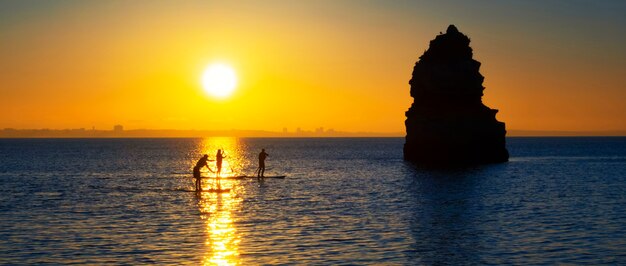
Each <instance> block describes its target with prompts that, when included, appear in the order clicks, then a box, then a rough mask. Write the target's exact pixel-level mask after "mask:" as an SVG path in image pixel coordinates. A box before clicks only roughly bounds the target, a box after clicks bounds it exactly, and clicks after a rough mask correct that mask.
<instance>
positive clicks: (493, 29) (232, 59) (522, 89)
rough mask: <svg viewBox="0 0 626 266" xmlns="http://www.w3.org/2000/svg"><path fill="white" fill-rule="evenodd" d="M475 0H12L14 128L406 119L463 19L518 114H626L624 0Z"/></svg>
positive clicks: (4, 90)
mask: <svg viewBox="0 0 626 266" xmlns="http://www.w3.org/2000/svg"><path fill="white" fill-rule="evenodd" d="M466 2H467V1H458V2H455V1H447V2H443V3H442V2H441V1H437V2H432V3H428V2H421V3H414V2H412V1H407V2H403V1H249V2H248V1H244V2H241V1H226V2H225V3H217V2H208V1H198V2H194V1H185V2H183V3H179V2H175V1H171V2H168V1H159V2H158V3H156V2H152V1H93V2H91V1H62V2H37V1H35V2H30V1H14V2H11V1H3V2H2V3H0V59H1V60H0V128H81V127H84V128H91V127H92V126H95V127H96V128H98V129H110V128H112V126H113V125H114V124H122V125H124V126H125V128H127V129H137V128H153V129H203V130H222V129H251V130H270V131H282V128H283V127H286V128H288V129H289V130H290V131H293V130H295V128H296V127H300V128H302V129H306V130H312V129H314V128H316V127H320V126H322V127H325V128H334V129H335V130H341V131H370V132H403V131H404V129H405V128H404V119H405V117H404V112H405V111H406V110H407V109H408V107H409V106H410V104H411V102H412V98H410V96H409V85H408V80H409V79H410V78H411V72H412V68H413V65H414V63H415V61H416V60H417V59H418V57H419V56H420V55H421V54H422V53H423V52H424V51H425V50H426V49H427V47H428V43H429V41H430V40H431V39H433V38H434V37H435V36H436V35H437V34H438V33H439V32H440V31H445V29H446V28H447V26H448V24H455V25H457V27H458V28H459V30H460V31H461V32H463V33H465V34H467V35H468V36H469V37H470V38H471V40H472V43H471V45H472V47H473V49H474V58H475V59H476V60H478V61H480V62H482V68H481V73H482V74H483V76H485V83H484V86H485V87H486V90H485V97H484V98H483V101H484V102H485V104H486V105H487V106H489V107H491V108H495V109H499V110H500V113H499V114H498V116H497V117H498V119H499V120H500V121H504V122H506V123H507V128H508V129H521V130H567V131H579V130H580V131H593V130H622V131H623V130H626V104H624V102H626V48H625V47H626V18H624V16H623V14H625V13H626V4H624V2H623V1H615V2H611V1H603V2H602V3H595V2H591V3H588V2H577V1H570V2H568V4H559V3H550V4H545V3H541V2H536V3H526V2H521V3H520V1H511V2H509V1H497V2H495V3H494V1H486V2H485V3H480V2H472V4H469V3H466ZM487 3H488V4H487ZM215 62H222V63H225V64H229V65H231V66H232V67H233V68H234V69H235V71H236V72H237V76H238V86H237V89H236V91H235V93H234V94H233V95H232V96H231V97H230V98H227V99H225V100H217V99H213V98H211V97H209V96H207V95H206V94H205V93H204V92H203V90H202V87H201V74H202V72H203V70H204V69H205V68H206V67H207V66H208V65H210V64H211V63H215Z"/></svg>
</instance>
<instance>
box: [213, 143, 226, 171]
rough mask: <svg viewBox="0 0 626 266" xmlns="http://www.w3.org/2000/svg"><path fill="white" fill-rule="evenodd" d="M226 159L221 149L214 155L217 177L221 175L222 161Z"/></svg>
mask: <svg viewBox="0 0 626 266" xmlns="http://www.w3.org/2000/svg"><path fill="white" fill-rule="evenodd" d="M224 158H226V156H225V155H224V153H223V152H222V150H221V149H218V150H217V154H216V155H215V165H216V166H217V176H218V177H219V176H220V174H221V173H222V159H224Z"/></svg>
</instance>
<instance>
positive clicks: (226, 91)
mask: <svg viewBox="0 0 626 266" xmlns="http://www.w3.org/2000/svg"><path fill="white" fill-rule="evenodd" d="M236 86H237V77H236V76H235V71H234V70H233V68H232V67H230V66H228V65H224V64H212V65H210V66H209V67H207V69H206V70H205V71H204V73H203V74H202V87H203V88H204V91H205V92H206V93H207V94H209V95H211V96H213V97H216V98H220V99H223V98H226V97H228V96H230V95H231V94H232V93H233V92H234V91H235V87H236Z"/></svg>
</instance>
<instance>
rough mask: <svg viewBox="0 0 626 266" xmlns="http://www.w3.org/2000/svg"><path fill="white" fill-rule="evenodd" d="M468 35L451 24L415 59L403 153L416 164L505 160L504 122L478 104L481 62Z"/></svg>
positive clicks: (481, 86) (488, 109)
mask: <svg viewBox="0 0 626 266" xmlns="http://www.w3.org/2000/svg"><path fill="white" fill-rule="evenodd" d="M469 43H470V39H469V38H468V37H467V36H465V35H464V34H463V33H460V32H459V31H458V30H457V28H456V27H455V26H454V25H450V26H449V27H448V29H447V31H446V33H445V34H440V35H438V36H437V37H436V38H435V39H434V40H432V41H430V47H429V48H428V50H427V51H426V52H424V54H423V55H422V56H421V57H420V59H419V61H418V62H417V63H415V67H414V68H413V77H412V78H411V80H410V81H409V84H410V85H411V97H413V98H414V101H413V104H412V105H411V107H410V108H409V110H408V111H407V112H406V117H407V119H406V121H405V124H406V133H407V135H406V142H405V144H404V158H405V160H408V161H412V162H415V163H420V164H437V165H444V166H446V165H467V164H482V163H497V162H506V161H507V160H508V158H509V153H508V151H507V150H506V147H505V134H506V130H505V127H504V123H502V122H499V121H498V120H496V113H497V112H498V110H495V109H490V108H489V107H487V106H485V105H484V104H483V103H482V99H481V98H482V96H483V90H484V89H485V88H484V87H483V85H482V84H483V80H484V77H483V76H482V75H481V74H480V73H479V71H478V70H479V68H480V62H478V61H476V60H474V59H473V58H472V48H471V47H470V46H469Z"/></svg>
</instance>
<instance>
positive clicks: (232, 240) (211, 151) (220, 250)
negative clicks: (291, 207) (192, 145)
mask: <svg viewBox="0 0 626 266" xmlns="http://www.w3.org/2000/svg"><path fill="white" fill-rule="evenodd" d="M217 149H222V150H223V151H225V155H226V158H224V161H223V163H222V175H221V176H222V177H224V176H233V175H238V174H239V173H237V171H239V170H240V169H241V164H242V161H243V160H242V156H241V154H242V151H241V146H240V145H239V142H238V140H237V139H236V138H207V139H204V140H203V141H202V142H201V143H200V146H199V147H198V151H199V154H208V155H209V158H210V159H212V160H214V159H215V153H216V151H217ZM209 165H210V166H211V168H212V169H213V170H215V162H210V163H209ZM203 176H210V177H211V178H209V179H205V180H204V182H203V186H202V187H203V189H205V190H207V189H209V188H211V187H214V183H215V179H214V178H215V173H204V175H203ZM239 182H240V181H237V180H221V188H222V189H229V191H228V192H223V193H215V192H202V193H198V194H197V195H198V199H199V204H198V205H199V208H200V212H201V218H202V220H203V221H204V223H205V224H206V229H205V235H206V240H205V242H204V245H205V249H206V250H205V253H204V257H203V260H202V264H203V265H239V264H241V262H240V261H239V251H238V247H239V243H240V242H241V238H240V235H239V234H237V228H236V227H235V220H236V216H235V214H234V212H235V211H236V210H237V208H239V205H240V203H241V199H242V198H241V195H242V194H243V190H242V189H239V187H238V186H237V185H238V183H239Z"/></svg>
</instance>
